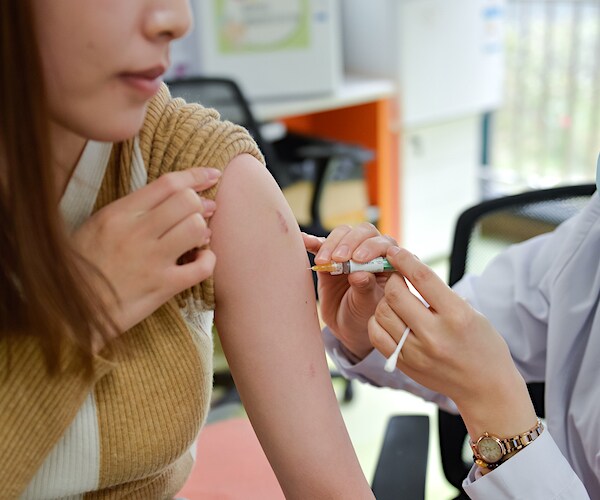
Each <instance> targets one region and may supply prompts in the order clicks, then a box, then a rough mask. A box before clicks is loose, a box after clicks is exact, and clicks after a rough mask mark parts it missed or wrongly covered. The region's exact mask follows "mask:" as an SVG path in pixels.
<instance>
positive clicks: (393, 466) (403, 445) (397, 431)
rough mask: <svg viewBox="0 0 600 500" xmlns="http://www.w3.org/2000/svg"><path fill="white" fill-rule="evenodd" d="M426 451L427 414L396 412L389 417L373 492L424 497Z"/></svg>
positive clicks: (380, 497)
mask: <svg viewBox="0 0 600 500" xmlns="http://www.w3.org/2000/svg"><path fill="white" fill-rule="evenodd" d="M428 451H429V417H428V416H427V415H397V416H395V417H392V418H391V419H390V420H389V422H388V425H387V429H386V431H385V438H384V441H383V446H382V448H381V453H380V455H379V461H378V462H377V469H376V470H375V477H374V478H373V485H372V489H373V493H374V494H375V498H377V500H397V499H398V498H410V499H414V500H417V499H423V498H425V479H426V475H427V455H428Z"/></svg>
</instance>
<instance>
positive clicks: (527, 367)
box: [454, 218, 575, 382]
mask: <svg viewBox="0 0 600 500" xmlns="http://www.w3.org/2000/svg"><path fill="white" fill-rule="evenodd" d="M574 219H575V218H574ZM573 222H575V221H574V220H570V221H568V222H566V223H565V224H563V225H561V226H559V228H558V229H557V230H556V231H554V232H552V233H547V234H544V235H541V236H538V237H535V238H532V239H530V240H527V241H525V242H523V243H519V244H516V245H513V246H511V247H509V248H508V249H506V250H505V251H504V252H502V253H500V254H499V255H498V256H496V258H494V259H493V260H492V261H491V262H490V263H489V264H488V266H487V267H486V269H485V271H484V272H483V273H482V274H481V275H480V276H473V275H467V276H465V277H464V278H463V279H462V280H460V281H459V282H458V283H456V284H455V285H454V291H455V292H457V293H458V294H459V295H460V296H462V297H464V298H465V299H466V300H467V301H468V302H469V303H470V304H471V305H472V306H473V307H474V308H475V309H477V310H478V311H479V312H481V313H482V314H483V315H484V316H486V317H487V318H488V319H489V320H490V322H491V323H492V324H493V325H494V327H495V328H496V329H497V330H498V331H499V332H500V334H501V335H502V337H503V338H504V339H505V340H506V342H507V344H508V347H509V349H510V352H511V355H512V357H513V360H514V362H515V365H516V366H517V369H518V370H519V371H520V372H521V374H522V375H523V378H524V379H525V381H526V382H540V381H544V380H545V369H546V346H547V333H548V315H549V311H550V303H549V295H550V292H549V289H550V287H551V281H552V279H553V276H555V275H556V272H557V269H558V268H560V266H562V265H564V263H563V262H560V256H561V255H563V254H564V253H563V252H561V247H562V246H563V245H566V244H568V243H569V241H570V240H571V235H570V231H571V228H572V226H573Z"/></svg>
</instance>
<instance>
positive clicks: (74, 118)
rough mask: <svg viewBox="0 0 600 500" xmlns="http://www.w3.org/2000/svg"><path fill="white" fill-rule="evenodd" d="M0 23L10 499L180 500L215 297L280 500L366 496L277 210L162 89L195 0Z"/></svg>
mask: <svg viewBox="0 0 600 500" xmlns="http://www.w3.org/2000/svg"><path fill="white" fill-rule="evenodd" d="M0 22H1V23H2V26H1V33H2V51H1V60H0V64H1V67H2V76H1V77H0V99H1V101H0V109H2V113H0V115H1V116H0V134H1V135H0V172H1V174H2V177H1V179H2V180H1V184H0V186H1V189H2V197H1V203H0V207H1V219H0V220H1V230H0V235H1V238H2V241H1V245H2V252H3V258H2V272H1V280H2V283H1V287H0V288H1V290H2V305H1V306H0V307H1V310H2V315H1V324H0V327H1V328H0V331H1V337H0V366H1V368H0V370H1V372H0V491H2V497H3V498H15V497H18V496H20V495H23V496H24V497H26V498H53V497H67V496H69V497H71V496H73V497H76V498H79V497H82V496H83V495H86V497H89V498H108V497H109V496H110V498H115V497H116V498H118V497H124V496H134V497H136V498H169V497H171V496H172V495H174V494H175V493H176V492H177V491H178V490H179V489H180V488H181V486H182V485H183V483H184V481H185V478H186V476H187V474H188V472H189V470H190V468H191V463H192V458H191V451H190V450H191V448H192V447H193V443H194V440H195V438H196V435H197V433H198V431H199V428H200V426H201V424H202V422H203V421H204V418H205V417H206V412H207V410H208V405H209V398H210V389H211V373H212V372H211V370H212V366H211V354H212V338H211V334H210V332H211V321H212V309H213V307H215V304H216V307H215V309H216V316H215V319H216V325H217V327H218V331H219V333H220V335H221V337H222V344H223V347H224V350H225V353H226V355H227V357H228V360H229V362H230V366H231V370H232V372H233V375H234V377H235V380H236V384H237V386H238V389H239V391H240V394H241V396H242V399H243V402H244V404H245V406H246V408H247V411H248V414H249V416H250V419H251V421H252V424H253V426H254V428H255V430H256V432H257V434H258V437H259V439H260V441H261V443H262V446H263V448H264V450H265V452H266V454H267V456H268V458H269V460H270V462H271V464H272V466H273V468H274V470H275V473H276V475H277V477H278V479H279V481H280V483H281V485H282V488H283V491H284V493H285V495H286V496H287V497H289V498H350V497H351V498H371V497H372V495H371V493H370V490H369V487H368V485H367V483H366V481H365V479H364V476H363V475H362V473H361V470H360V467H359V464H358V462H357V460H356V457H355V455H354V452H353V449H352V446H351V444H350V441H349V439H348V435H347V433H346V430H345V427H344V424H343V421H342V419H341V416H340V414H339V409H338V408H337V401H336V399H335V396H334V394H333V391H332V388H331V384H330V382H329V372H328V369H327V366H326V363H325V359H324V354H323V352H322V344H321V340H320V338H319V334H318V328H319V326H318V321H317V315H316V309H315V304H314V301H313V299H312V298H311V297H312V296H313V295H314V294H312V291H311V286H312V284H311V280H310V276H308V275H307V274H306V270H305V269H306V265H305V260H306V259H305V253H304V248H303V245H302V239H301V237H300V234H299V231H298V229H297V225H296V223H295V221H294V219H293V217H292V215H291V213H290V210H289V208H288V207H287V206H286V204H285V201H284V198H283V197H282V195H281V193H280V192H279V190H278V189H277V186H276V184H275V182H274V181H273V179H272V178H271V177H270V176H269V175H268V173H267V171H266V169H265V168H264V166H263V165H262V156H261V154H260V152H259V151H258V150H257V149H256V146H255V145H254V143H253V142H252V140H251V139H250V138H249V136H248V135H247V133H246V132H245V131H244V130H243V129H241V128H239V127H236V126H234V125H232V124H230V123H223V122H220V121H219V120H218V116H217V115H216V113H215V112H213V111H209V110H205V109H203V108H201V107H199V106H195V105H185V103H183V101H181V100H171V99H170V97H169V95H168V90H167V89H166V87H165V86H164V85H162V84H161V81H160V76H161V74H162V73H164V71H165V70H166V68H167V66H168V57H169V44H170V42H171V41H172V40H174V39H176V38H178V37H181V36H182V35H183V34H184V33H185V32H186V31H187V30H188V29H189V27H190V12H189V5H188V2H187V1H184V0H128V1H127V2H123V1H122V0H103V1H101V2H98V1H95V0H94V1H90V0H85V1H82V0H56V1H52V2H48V1H46V0H27V1H26V0H8V1H5V2H2V4H1V6H0ZM200 167H211V168H200ZM221 174H222V175H221ZM155 179H158V180H156V181H155V182H152V181H154V180H155ZM217 186H218V192H217ZM197 192H202V198H200V197H199V196H198V195H197V194H196V193H197ZM213 199H214V201H213ZM209 241H210V249H209V247H208V246H207V244H208V242H209ZM215 256H216V263H215ZM261 261H263V262H268V263H269V266H268V268H266V269H265V266H264V265H261ZM211 276H214V287H213V278H212V277H211ZM200 282H201V284H200V285H199V284H198V283H200ZM282 325H285V326H284V327H282ZM325 432H326V434H327V439H323V436H324V433H325Z"/></svg>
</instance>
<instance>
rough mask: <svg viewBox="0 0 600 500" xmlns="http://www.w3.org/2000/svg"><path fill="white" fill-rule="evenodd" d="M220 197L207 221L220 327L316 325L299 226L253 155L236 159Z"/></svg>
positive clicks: (227, 175)
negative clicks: (210, 236)
mask: <svg viewBox="0 0 600 500" xmlns="http://www.w3.org/2000/svg"><path fill="white" fill-rule="evenodd" d="M216 202H217V209H216V212H215V215H214V216H213V218H212V220H211V223H210V226H211V229H212V231H213V235H212V242H211V246H212V249H213V251H214V252H215V253H216V256H217V264H216V268H215V273H214V279H215V296H216V319H217V326H218V327H219V329H221V328H222V327H223V328H226V329H231V328H236V325H241V324H243V325H244V328H252V327H254V328H256V329H263V328H265V327H268V328H271V327H272V328H279V329H281V328H282V326H283V325H285V328H286V330H287V329H290V328H291V329H294V328H297V329H304V330H305V331H306V330H307V329H309V328H312V329H317V330H318V321H317V319H316V308H315V300H314V293H313V289H312V277H311V273H310V272H309V271H308V270H307V268H308V259H307V256H306V251H305V250H304V245H303V243H302V238H301V236H300V231H299V228H298V224H297V223H296V220H295V218H294V216H293V214H292V212H291V210H290V208H289V206H288V205H287V202H286V200H285V198H284V196H283V194H282V193H281V190H280V189H279V187H278V186H277V184H276V182H275V181H274V179H273V178H272V177H271V175H270V173H269V172H268V171H267V169H266V168H265V167H264V166H263V165H261V164H260V163H259V162H258V161H257V160H256V159H255V158H254V157H252V156H250V155H240V156H238V157H236V158H235V159H234V160H233V161H232V162H231V163H230V164H229V166H228V167H227V168H226V169H225V173H224V174H223V179H222V180H221V186H220V188H219V192H218V194H217V199H216ZM224 315H226V317H225V318H224ZM265 315H268V318H269V319H268V321H267V319H266V318H265Z"/></svg>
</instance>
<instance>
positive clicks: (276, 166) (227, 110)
mask: <svg viewBox="0 0 600 500" xmlns="http://www.w3.org/2000/svg"><path fill="white" fill-rule="evenodd" d="M167 85H168V87H169V90H170V92H171V95H172V96H173V97H181V98H183V99H184V100H185V101H187V102H196V103H200V104H202V105H203V106H205V107H210V108H214V109H216V110H217V111H219V113H220V115H221V118H223V119H225V120H229V121H231V122H233V123H236V124H238V125H241V126H243V127H244V128H246V129H247V130H248V132H249V133H250V135H252V137H253V138H254V140H255V141H256V143H257V145H258V147H259V148H260V150H261V151H262V153H263V155H264V157H265V160H266V165H267V168H268V169H269V171H270V172H271V174H272V175H273V177H274V178H275V180H276V181H277V183H278V184H279V187H280V188H281V189H282V191H283V193H284V195H285V194H286V188H288V187H291V186H292V185H293V184H294V183H296V182H299V181H303V180H305V179H306V177H307V176H308V177H309V178H310V181H311V182H312V184H313V189H312V194H311V195H310V201H309V207H310V208H309V212H310V220H309V221H306V222H303V221H299V225H300V229H301V230H302V231H304V232H307V233H309V234H314V235H316V236H327V235H328V234H329V230H330V229H332V228H326V227H325V226H326V224H325V222H324V220H323V216H322V213H321V207H322V204H323V195H324V193H325V187H326V185H327V183H329V182H334V181H336V180H340V179H344V178H349V177H352V176H357V175H358V176H360V177H361V178H363V166H364V165H365V164H366V163H367V162H369V161H370V160H371V159H372V158H373V153H372V151H370V150H367V149H365V148H363V147H360V146H355V145H350V144H344V143H341V142H334V141H328V140H324V139H320V138H315V137H308V136H304V135H299V134H293V133H287V134H286V135H285V136H284V137H283V138H281V139H279V140H277V141H274V142H270V141H267V140H265V138H264V137H263V134H262V132H261V127H260V125H259V123H258V121H257V120H256V119H255V118H254V115H253V113H252V110H251V107H250V104H249V102H248V100H247V99H246V97H245V96H244V94H243V93H242V90H241V89H240V87H239V86H238V84H237V83H236V82H235V81H233V80H231V79H227V78H209V77H192V78H185V79H178V80H173V81H170V82H167ZM365 208H366V207H365ZM370 222H375V221H370ZM309 259H310V261H311V264H313V263H314V261H313V257H312V255H310V254H309ZM313 280H314V283H315V293H316V276H315V275H314V273H313ZM331 376H332V378H334V379H343V380H344V388H343V393H342V398H341V399H342V401H344V402H349V401H351V400H352V398H353V390H352V384H351V382H350V381H349V380H346V379H345V378H344V377H343V376H342V375H341V374H340V373H339V372H336V371H332V372H331ZM214 385H215V387H224V388H226V389H227V391H226V393H225V395H224V396H223V397H222V398H221V399H220V400H219V403H225V402H231V401H236V400H239V399H238V398H239V396H238V394H237V391H235V390H234V387H235V386H234V384H233V379H232V377H231V374H230V373H229V372H228V371H224V372H222V371H216V372H215V374H214Z"/></svg>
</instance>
